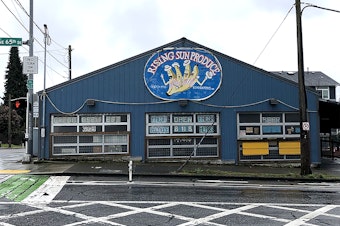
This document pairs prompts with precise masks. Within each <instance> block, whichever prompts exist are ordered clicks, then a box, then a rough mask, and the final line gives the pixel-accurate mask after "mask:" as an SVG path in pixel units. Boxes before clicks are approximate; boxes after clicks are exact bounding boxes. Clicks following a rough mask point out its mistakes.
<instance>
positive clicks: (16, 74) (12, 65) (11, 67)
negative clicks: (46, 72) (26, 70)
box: [2, 47, 27, 123]
mask: <svg viewBox="0 0 340 226" xmlns="http://www.w3.org/2000/svg"><path fill="white" fill-rule="evenodd" d="M5 80H6V81H5V92H4V97H3V98H2V99H3V102H4V104H5V105H6V106H8V99H9V94H11V98H12V99H15V98H18V97H26V95H27V85H26V84H27V76H26V75H24V74H23V73H22V63H21V61H20V57H19V51H18V47H11V50H10V54H9V62H8V65H7V70H6V74H5ZM19 103H20V106H19V108H17V109H16V108H15V107H12V108H13V109H15V110H16V111H17V113H18V115H20V117H21V118H22V119H23V123H24V122H25V120H26V101H25V100H20V101H19ZM12 106H15V105H14V103H13V105H12Z"/></svg>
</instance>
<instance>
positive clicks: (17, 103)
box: [15, 100, 20, 108]
mask: <svg viewBox="0 0 340 226" xmlns="http://www.w3.org/2000/svg"><path fill="white" fill-rule="evenodd" d="M19 107H20V101H18V100H17V101H15V108H19Z"/></svg>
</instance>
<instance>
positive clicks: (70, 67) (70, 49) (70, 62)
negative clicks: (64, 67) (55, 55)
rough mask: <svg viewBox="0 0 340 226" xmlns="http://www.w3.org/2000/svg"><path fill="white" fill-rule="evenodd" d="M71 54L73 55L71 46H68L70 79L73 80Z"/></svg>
mask: <svg viewBox="0 0 340 226" xmlns="http://www.w3.org/2000/svg"><path fill="white" fill-rule="evenodd" d="M71 53H72V48H71V45H69V46H68V79H69V80H71V79H72V61H71V60H72V57H71Z"/></svg>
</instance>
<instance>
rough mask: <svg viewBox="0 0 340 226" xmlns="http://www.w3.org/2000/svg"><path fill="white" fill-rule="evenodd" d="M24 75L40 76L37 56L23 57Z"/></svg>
mask: <svg viewBox="0 0 340 226" xmlns="http://www.w3.org/2000/svg"><path fill="white" fill-rule="evenodd" d="M22 73H23V74H38V57H37V56H32V57H28V56H24V57H23V67H22Z"/></svg>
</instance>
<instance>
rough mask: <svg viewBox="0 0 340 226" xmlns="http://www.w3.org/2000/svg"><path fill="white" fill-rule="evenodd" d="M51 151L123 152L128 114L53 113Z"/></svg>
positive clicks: (69, 153)
mask: <svg viewBox="0 0 340 226" xmlns="http://www.w3.org/2000/svg"><path fill="white" fill-rule="evenodd" d="M51 122H52V125H51V136H52V153H53V155H80V154H81V155H84V154H122V153H123V154H124V153H125V154H126V153H128V152H129V132H130V115H129V114H91V115H88V114H79V115H72V116H64V115H52V116H51Z"/></svg>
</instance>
